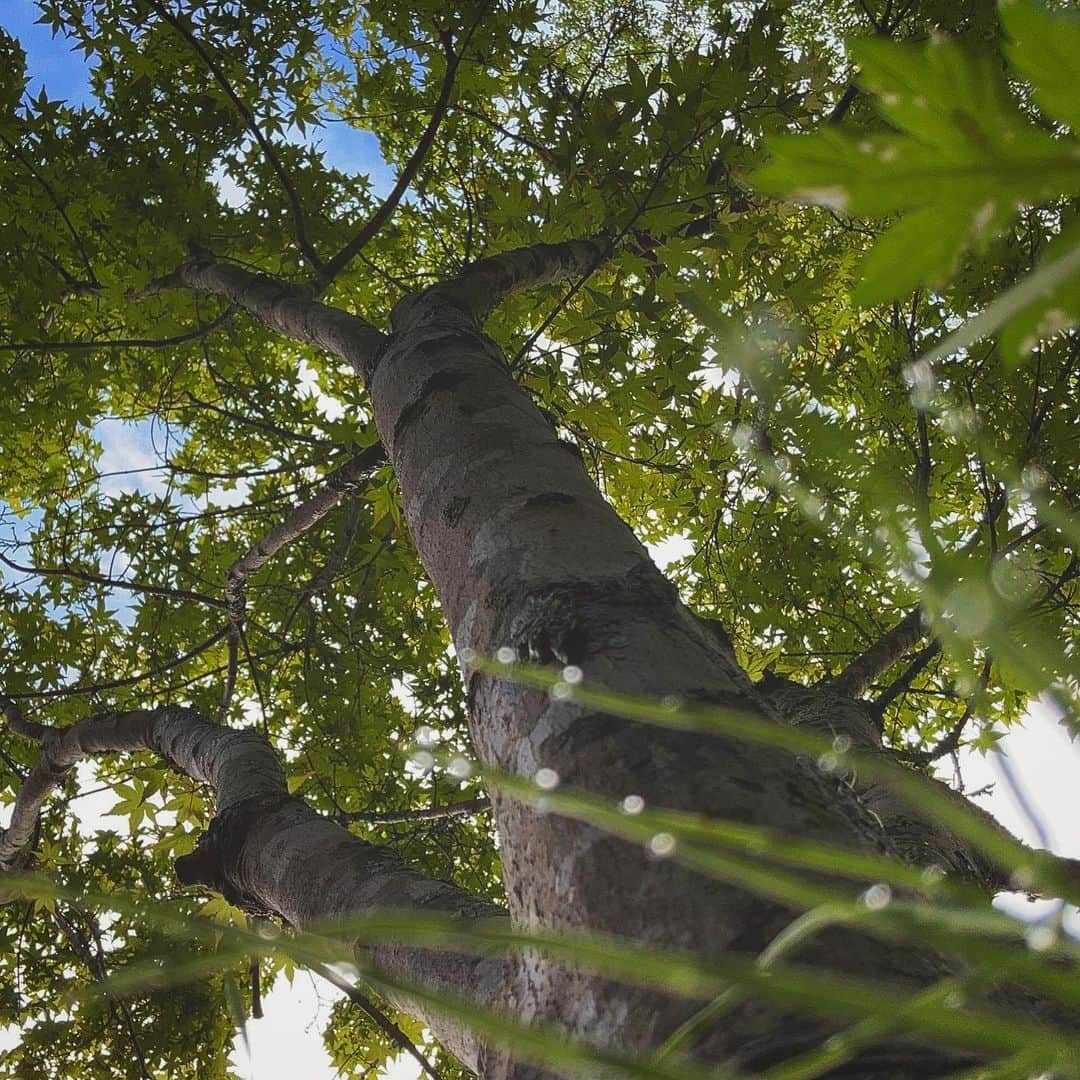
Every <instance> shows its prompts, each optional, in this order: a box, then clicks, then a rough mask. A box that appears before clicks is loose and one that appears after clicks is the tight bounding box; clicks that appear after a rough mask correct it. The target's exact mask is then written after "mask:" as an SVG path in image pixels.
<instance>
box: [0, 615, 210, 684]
mask: <svg viewBox="0 0 1080 1080" xmlns="http://www.w3.org/2000/svg"><path fill="white" fill-rule="evenodd" d="M228 632H229V627H228V624H226V625H225V626H223V627H221V628H220V629H219V630H215V631H214V632H213V633H212V634H211V635H210V636H209V637H208V638H206V640H205V641H202V642H200V643H199V644H198V645H196V646H195V647H194V648H193V649H189V650H188V651H187V652H186V653H183V654H182V655H180V656H177V657H175V658H174V659H172V660H166V661H165V663H163V664H159V665H158V666H157V667H153V668H150V669H149V670H148V671H144V672H142V673H140V674H138V675H128V676H127V677H125V678H123V679H111V680H109V681H108V682H100V683H90V684H88V685H87V686H62V687H60V688H59V689H57V690H26V691H20V692H19V693H17V694H10V695H9V697H11V698H16V699H18V700H19V701H48V700H53V699H55V698H63V697H83V696H85V695H87V694H98V693H101V691H102V690H119V689H120V688H121V687H124V686H135V685H136V684H138V683H141V682H144V681H145V680H146V679H152V678H154V676H155V675H163V674H164V673H165V672H166V671H171V670H172V669H173V668H176V667H180V666H181V665H182V664H186V663H187V662H188V661H189V660H194V659H195V657H196V656H199V655H200V654H202V653H204V652H206V650H207V649H209V648H210V647H211V646H212V645H216V644H217V643H218V642H219V641H220V640H221V639H222V638H223V637H225V635H226V634H227V633H228Z"/></svg>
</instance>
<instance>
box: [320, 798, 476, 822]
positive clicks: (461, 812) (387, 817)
mask: <svg viewBox="0 0 1080 1080" xmlns="http://www.w3.org/2000/svg"><path fill="white" fill-rule="evenodd" d="M490 809H491V800H490V799H487V798H484V797H480V798H478V799H465V800H463V801H462V802H456V803H443V805H442V806H423V807H421V808H420V809H419V810H353V811H342V812H340V813H339V814H337V815H336V817H337V819H338V821H341V822H349V821H361V822H364V823H365V824H369V825H400V824H404V823H411V822H415V821H438V820H440V819H441V818H448V817H464V816H466V815H468V814H482V813H484V812H485V811H486V810H490Z"/></svg>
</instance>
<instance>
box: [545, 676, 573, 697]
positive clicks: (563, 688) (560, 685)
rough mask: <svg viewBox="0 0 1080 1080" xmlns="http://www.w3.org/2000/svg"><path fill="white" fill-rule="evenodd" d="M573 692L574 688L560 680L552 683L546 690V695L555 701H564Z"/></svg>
mask: <svg viewBox="0 0 1080 1080" xmlns="http://www.w3.org/2000/svg"><path fill="white" fill-rule="evenodd" d="M573 693H574V688H573V687H572V686H571V685H570V684H569V683H565V682H563V681H562V680H560V681H559V682H557V683H553V684H552V686H551V689H550V690H548V695H549V696H550V697H553V698H554V699H555V700H556V701H565V700H566V699H567V698H568V697H570V696H571V695H572V694H573Z"/></svg>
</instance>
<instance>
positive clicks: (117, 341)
mask: <svg viewBox="0 0 1080 1080" xmlns="http://www.w3.org/2000/svg"><path fill="white" fill-rule="evenodd" d="M235 310H236V305H235V304H229V305H228V307H226V308H225V310H224V311H222V312H221V314H220V315H217V316H216V317H215V318H213V319H211V320H210V322H208V323H203V324H201V325H200V326H197V327H195V329H194V330H185V331H184V333H182V334H174V335H173V336H172V337H166V338H112V339H106V340H104V341H16V342H10V341H9V342H4V343H3V344H0V352H93V351H94V350H95V349H167V348H171V347H172V346H173V345H183V344H184V343H185V342H188V341H197V340H198V339H199V338H204V337H206V335H207V334H211V333H213V332H214V331H215V330H216V329H217V328H218V327H219V326H221V325H222V323H224V322H225V321H226V320H227V319H228V318H229V316H231V315H232V314H233V312H234V311H235Z"/></svg>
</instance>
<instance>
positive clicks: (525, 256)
mask: <svg viewBox="0 0 1080 1080" xmlns="http://www.w3.org/2000/svg"><path fill="white" fill-rule="evenodd" d="M613 254H614V246H613V245H612V242H611V238H610V237H608V236H607V235H606V234H603V233H601V234H599V235H597V236H592V237H589V238H588V239H586V240H566V241H564V242H563V243H561V244H530V245H529V246H528V247H521V248H515V249H514V250H513V251H505V252H503V253H502V254H500V255H492V256H489V257H488V258H486V259H479V260H478V261H477V262H474V263H473V264H472V265H471V266H467V267H465V269H464V270H462V272H461V273H460V274H459V275H458V276H457V277H456V278H452V279H451V280H449V281H444V282H440V283H439V284H438V285H434V286H432V288H430V289H428V290H427V291H425V292H422V293H418V294H414V295H412V296H407V297H405V298H404V299H403V300H402V301H401V302H400V303H399V304H398V306H397V307H396V308H395V309H394V314H393V316H392V322H393V324H394V325H395V328H396V327H397V324H398V323H400V322H407V321H408V318H409V313H410V312H411V311H412V310H413V309H414V308H415V307H425V308H431V307H437V306H439V305H442V304H447V305H450V306H452V307H455V308H458V309H460V310H461V311H464V312H466V313H467V314H468V315H470V316H471V317H472V318H473V319H474V320H475V321H476V322H477V323H482V322H483V321H484V319H485V318H486V317H487V316H488V315H489V314H490V313H491V312H492V311H493V310H494V309H495V307H496V306H497V305H498V304H499V303H500V301H502V300H503V299H504V298H505V297H507V296H509V295H510V294H511V293H514V292H521V291H522V290H523V289H532V288H536V287H537V286H539V285H549V284H551V283H552V282H554V281H561V280H562V279H563V278H567V277H573V276H575V275H579V274H588V273H590V272H591V271H592V270H595V269H596V267H598V266H599V265H601V264H602V263H604V262H606V261H607V260H608V259H609V258H611V256H612V255H613Z"/></svg>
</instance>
